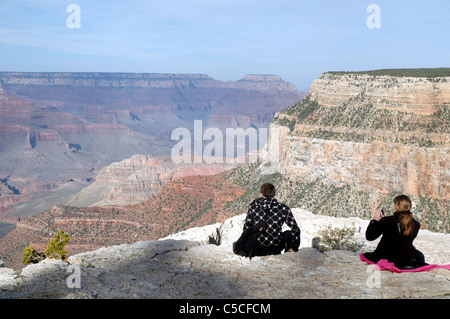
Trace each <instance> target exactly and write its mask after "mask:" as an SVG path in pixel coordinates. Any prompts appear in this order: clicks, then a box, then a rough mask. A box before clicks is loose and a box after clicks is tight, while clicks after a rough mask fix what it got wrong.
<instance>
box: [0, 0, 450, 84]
mask: <svg viewBox="0 0 450 319" xmlns="http://www.w3.org/2000/svg"><path fill="white" fill-rule="evenodd" d="M73 5H75V6H73ZM371 5H375V7H374V6H371ZM422 67H450V1H448V0H425V1H423V0H422V1H418V0H409V1H404V0H395V1H394V0H387V1H385V0H297V1H294V0H270V1H268V0H182V1H178V0H164V1H161V0H158V1H154V0H109V1H103V0H98V1H93V0H68V1H64V0H46V1H40V0H0V71H17V72H138V73H200V74H207V75H209V76H211V77H213V78H214V79H217V80H222V81H228V80H231V81H236V80H239V79H241V78H243V77H244V76H245V75H246V74H276V75H279V76H281V78H282V79H283V80H285V81H289V82H291V83H293V84H294V85H296V86H297V88H298V89H299V90H308V89H309V87H310V85H311V83H312V81H313V80H314V79H316V78H318V77H319V76H320V74H321V73H323V72H327V71H363V70H374V69H384V68H422Z"/></svg>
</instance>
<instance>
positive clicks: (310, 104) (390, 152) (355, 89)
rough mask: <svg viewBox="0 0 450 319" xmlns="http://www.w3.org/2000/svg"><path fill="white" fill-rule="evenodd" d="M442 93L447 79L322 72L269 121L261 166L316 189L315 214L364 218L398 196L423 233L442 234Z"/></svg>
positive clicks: (447, 103)
mask: <svg viewBox="0 0 450 319" xmlns="http://www.w3.org/2000/svg"><path fill="white" fill-rule="evenodd" d="M449 92H450V76H440V77H433V78H426V77H419V76H415V77H394V76H388V75H376V76H375V75H371V74H370V73H369V74H364V73H361V74H359V73H354V74H340V73H337V74H336V73H325V74H323V75H322V76H321V77H320V78H319V79H318V80H316V81H314V83H313V85H312V86H311V90H310V92H309V94H308V96H307V97H306V98H305V99H304V100H302V101H301V102H299V103H297V104H294V105H292V106H290V107H289V108H287V109H286V110H283V111H281V112H279V113H278V114H277V115H276V116H275V119H274V122H273V123H272V125H271V128H270V137H269V142H268V147H267V149H266V151H265V153H264V156H263V165H262V167H263V168H264V169H266V170H268V169H269V171H268V172H269V173H279V174H281V175H282V176H284V177H286V178H288V179H289V180H291V181H293V182H298V183H300V185H301V186H298V187H300V188H302V189H304V190H305V189H306V188H305V187H306V185H308V186H309V187H311V189H315V191H316V192H317V193H316V194H317V197H318V198H317V201H320V202H321V203H322V205H321V207H315V209H314V210H313V211H314V212H317V213H323V214H336V212H339V213H338V214H343V215H344V216H348V215H355V216H362V217H370V214H371V212H372V210H373V209H374V208H375V207H384V208H385V209H386V210H389V209H391V207H392V199H393V198H394V197H395V195H398V194H400V193H405V194H407V195H409V196H411V197H412V198H413V200H414V202H415V205H414V206H415V211H416V213H417V216H418V218H419V219H420V220H421V222H422V225H423V227H427V228H429V229H432V230H435V231H441V232H448V231H450V221H449V216H448V206H449V204H450V192H449V190H450V189H449V187H450V170H449V161H448V157H449V150H450V148H449V147H450V144H449V142H450V127H449V123H450V93H449ZM270 169H271V170H270ZM319 184H320V185H321V186H318V185H319ZM320 189H322V190H323V191H320ZM305 197H307V196H305ZM297 202H298V203H299V204H300V206H304V208H306V209H311V208H312V205H313V204H312V203H311V202H308V203H307V202H302V200H301V199H298V201H297Z"/></svg>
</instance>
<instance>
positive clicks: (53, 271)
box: [0, 209, 450, 315]
mask: <svg viewBox="0 0 450 319" xmlns="http://www.w3.org/2000/svg"><path fill="white" fill-rule="evenodd" d="M293 213H294V216H295V217H296V219H297V220H298V222H299V225H300V228H301V229H302V231H303V232H304V233H305V234H304V235H303V236H302V248H301V249H300V250H299V251H298V252H295V253H287V254H281V255H278V256H266V257H254V258H253V259H251V260H249V259H248V258H244V257H240V256H237V255H234V254H233V253H232V251H231V243H232V241H234V240H235V239H236V237H238V236H239V234H240V233H241V231H242V225H243V223H244V216H243V215H241V216H235V217H233V218H231V219H229V220H226V221H225V222H224V223H220V224H215V225H209V226H207V227H203V228H196V229H191V230H189V231H186V232H184V233H182V234H174V235H173V236H171V237H172V238H163V239H161V240H157V241H140V242H135V243H132V244H122V245H118V246H110V247H104V248H100V249H98V250H95V251H92V252H86V253H82V254H77V255H73V256H70V257H69V259H68V262H63V261H51V260H46V261H44V262H42V263H39V264H35V265H30V266H28V267H26V268H24V269H23V270H22V271H21V272H20V276H17V275H18V274H19V273H18V272H16V271H14V270H12V269H9V268H0V289H1V291H2V294H1V295H0V298H71V299H72V298H87V299H104V298H105V299H106V298H108V299H109V298H128V299H130V298H158V299H166V298H170V299H178V298H190V299H197V298H203V299H209V298H214V299H217V298H219V299H241V300H242V299H253V298H264V299H269V300H270V299H273V298H275V299H305V298H314V299H317V298H318V299H328V298H333V299H336V298H338V299H342V298H344V299H345V298H358V299H365V298H417V299H419V298H448V297H449V295H448V293H449V290H448V289H449V286H450V271H449V270H446V269H436V270H433V271H430V272H422V273H403V274H396V273H389V272H381V271H378V270H376V269H375V268H374V267H373V266H368V265H367V264H365V263H363V262H361V261H360V260H359V257H358V254H359V252H350V251H340V250H333V251H327V252H325V253H320V252H319V251H317V250H316V249H314V248H312V247H311V246H310V242H309V239H310V237H311V236H314V235H317V234H318V232H319V230H320V229H321V228H322V227H326V226H327V225H333V226H334V227H340V226H341V225H347V226H351V225H353V226H355V227H356V228H357V233H356V238H357V240H361V236H362V233H363V231H361V232H359V231H358V229H359V227H360V226H359V225H361V226H366V225H367V222H368V221H364V220H359V219H338V218H330V217H326V216H315V215H313V214H311V213H309V212H306V211H303V210H297V209H294V210H293ZM217 234H219V235H220V239H221V243H220V245H213V244H209V242H210V238H211V237H215V238H217ZM449 236H450V235H443V234H435V233H431V232H428V231H421V232H419V236H418V238H417V240H416V242H417V247H418V248H419V249H421V250H422V251H423V252H424V254H425V256H426V258H427V261H428V262H429V263H449V261H450V254H449V252H450V249H449V248H450V247H449V243H450V240H449V238H448V237H449ZM173 238H178V239H173ZM183 238H185V239H183ZM186 238H187V239H186ZM305 239H306V240H305ZM305 241H306V242H305ZM375 245H376V242H371V243H368V242H364V241H363V242H362V249H363V250H371V249H373V247H375ZM69 267H70V268H69ZM77 275H78V276H79V277H78V279H79V281H77V278H76V276H77ZM77 285H78V286H77ZM172 308H173V307H172ZM179 310H180V309H179V308H177V309H172V310H167V309H166V312H167V313H169V311H171V312H173V314H174V315H175V314H178V312H179ZM272 311H273V312H275V311H274V310H273V309H272ZM271 313H272V312H271Z"/></svg>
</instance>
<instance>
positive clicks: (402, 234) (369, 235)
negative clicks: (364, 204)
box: [364, 195, 427, 269]
mask: <svg viewBox="0 0 450 319" xmlns="http://www.w3.org/2000/svg"><path fill="white" fill-rule="evenodd" d="M411 207H412V202H411V199H410V198H409V197H408V196H406V195H399V196H397V197H396V198H395V199H394V214H393V215H392V216H384V212H383V211H382V210H381V209H379V210H376V211H375V212H374V213H373V216H372V220H371V221H370V223H369V225H368V226H367V230H366V239H367V240H369V241H372V240H375V239H377V238H378V237H379V236H380V235H382V237H381V240H380V242H379V243H378V245H377V248H376V249H375V250H374V251H373V252H371V253H370V252H369V253H364V257H366V258H367V259H368V260H370V261H372V262H374V263H377V262H378V261H379V260H381V259H387V260H388V261H389V262H393V263H394V265H395V267H397V268H399V269H414V268H418V267H421V266H425V265H427V264H426V263H425V256H424V255H423V254H422V253H421V252H420V251H419V250H417V249H416V248H415V247H414V246H413V241H414V239H415V238H416V236H417V234H418V232H419V229H420V223H419V222H418V221H417V220H415V219H414V218H413V217H412V213H411Z"/></svg>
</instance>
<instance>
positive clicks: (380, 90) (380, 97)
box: [309, 72, 450, 115]
mask: <svg viewBox="0 0 450 319" xmlns="http://www.w3.org/2000/svg"><path fill="white" fill-rule="evenodd" d="M387 73H389V72H387ZM309 93H310V96H311V99H312V100H316V101H317V102H318V103H319V104H320V105H323V106H330V107H333V106H339V105H342V104H344V103H346V102H347V101H348V100H350V99H351V98H354V97H356V96H358V95H360V94H362V93H363V94H364V99H365V102H366V103H371V104H372V105H373V107H375V108H380V109H387V110H395V111H401V112H408V113H415V114H425V115H429V114H433V113H434V112H435V111H436V110H437V109H438V107H439V105H443V104H445V103H449V101H450V78H449V77H448V76H447V77H445V76H436V77H426V76H393V75H372V74H370V72H369V73H367V74H364V73H351V72H350V73H345V72H341V73H339V72H328V73H324V74H322V75H321V76H320V77H319V78H318V79H317V80H315V81H314V82H313V83H312V85H311V90H310V92H309Z"/></svg>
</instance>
